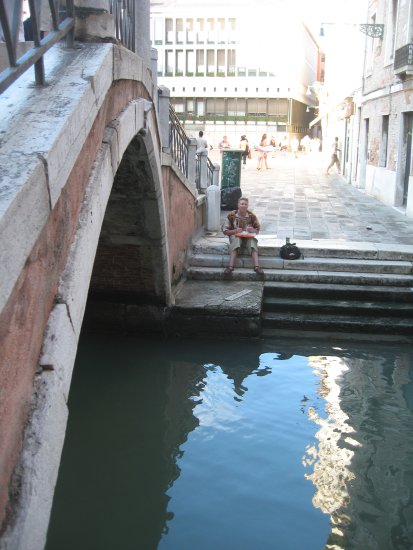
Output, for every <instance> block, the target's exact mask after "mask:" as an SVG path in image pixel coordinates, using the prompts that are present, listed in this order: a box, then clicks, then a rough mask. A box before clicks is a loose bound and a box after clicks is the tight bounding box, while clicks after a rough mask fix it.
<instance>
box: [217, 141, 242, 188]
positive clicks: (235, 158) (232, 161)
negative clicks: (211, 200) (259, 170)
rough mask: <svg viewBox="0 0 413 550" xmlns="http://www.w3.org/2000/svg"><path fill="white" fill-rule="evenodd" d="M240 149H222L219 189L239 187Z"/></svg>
mask: <svg viewBox="0 0 413 550" xmlns="http://www.w3.org/2000/svg"><path fill="white" fill-rule="evenodd" d="M241 159H242V150H241V149H223V150H222V163H221V189H224V188H225V187H240V186H241Z"/></svg>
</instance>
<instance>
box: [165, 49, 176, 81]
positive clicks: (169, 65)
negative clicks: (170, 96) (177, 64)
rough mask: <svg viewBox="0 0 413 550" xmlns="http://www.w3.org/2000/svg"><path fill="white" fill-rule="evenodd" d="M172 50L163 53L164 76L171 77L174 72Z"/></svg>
mask: <svg viewBox="0 0 413 550" xmlns="http://www.w3.org/2000/svg"><path fill="white" fill-rule="evenodd" d="M173 54H174V52H173V50H166V51H165V75H166V76H171V75H172V73H173V70H174V58H173Z"/></svg>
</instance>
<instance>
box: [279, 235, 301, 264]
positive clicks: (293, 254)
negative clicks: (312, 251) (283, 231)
mask: <svg viewBox="0 0 413 550" xmlns="http://www.w3.org/2000/svg"><path fill="white" fill-rule="evenodd" d="M280 256H281V258H282V259H283V260H298V259H299V258H301V256H302V254H301V250H300V249H299V248H298V246H297V245H296V244H295V243H290V240H289V239H287V241H286V243H285V244H283V245H282V247H281V248H280Z"/></svg>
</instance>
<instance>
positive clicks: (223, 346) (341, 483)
mask: <svg viewBox="0 0 413 550" xmlns="http://www.w3.org/2000/svg"><path fill="white" fill-rule="evenodd" d="M192 344H193V345H192V347H191V346H189V345H188V346H182V345H181V343H180V342H178V343H176V344H174V343H169V344H168V348H167V353H165V350H164V349H161V348H160V349H159V352H158V350H157V349H156V344H151V343H150V342H148V343H147V345H146V350H144V348H145V345H144V344H143V343H139V347H137V344H136V341H135V340H134V339H131V340H128V339H121V340H120V342H119V345H116V346H115V345H114V344H113V342H111V343H110V344H108V345H107V346H104V345H103V344H102V339H101V338H99V337H97V338H96V341H95V340H94V339H89V340H88V342H87V345H85V344H84V345H83V346H84V348H85V349H84V350H83V351H82V349H81V352H82V353H80V354H79V360H78V363H77V366H76V369H75V377H74V384H73V388H72V390H71V398H70V407H71V413H70V418H69V429H68V434H67V441H66V444H65V452H64V456H63V461H62V466H61V471H60V473H59V483H58V487H57V491H56V498H55V505H54V512H53V514H52V522H51V529H50V532H49V544H48V546H47V548H50V550H52V549H53V548H57V547H59V548H62V549H63V548H64V549H66V548H73V547H75V543H76V540H80V539H81V540H82V541H83V542H84V545H85V547H86V546H87V544H88V540H89V539H90V541H91V545H90V546H89V547H90V548H93V547H99V548H101V549H104V548H105V549H106V548H115V547H119V548H121V547H122V548H127V547H130V541H136V543H137V544H138V546H139V545H140V546H139V547H142V548H148V549H149V548H151V549H152V548H157V547H158V545H159V543H160V541H161V539H162V538H163V535H165V534H166V533H168V526H170V525H172V524H171V523H170V522H171V520H173V518H174V508H173V507H171V506H170V504H171V502H170V498H171V497H170V496H169V495H170V494H171V488H172V487H173V486H174V485H175V482H176V481H177V480H178V478H181V479H180V482H181V481H182V478H185V476H182V475H181V474H182V472H181V469H180V467H182V462H181V459H182V457H183V454H184V453H185V452H186V449H187V446H186V442H187V441H188V438H189V436H190V435H191V434H192V435H191V437H193V436H194V435H195V436H196V434H197V433H199V431H200V430H198V428H199V427H201V426H202V427H205V428H206V430H204V432H203V437H209V435H210V434H214V435H212V436H211V437H218V436H217V433H218V432H219V433H220V434H224V435H225V438H226V439H228V435H229V434H228V432H229V430H230V428H231V426H232V427H233V428H234V430H235V431H236V430H237V429H238V430H240V431H241V436H242V437H244V441H245V435H246V434H245V432H242V430H243V429H244V428H243V427H242V422H240V421H239V415H240V414H242V410H243V407H240V405H241V402H242V401H244V403H243V405H246V404H247V403H248V404H249V406H250V407H252V409H250V410H249V414H251V415H252V416H253V417H254V418H252V420H256V418H255V417H257V416H258V421H259V422H260V423H261V424H264V423H263V422H261V418H260V417H259V414H260V413H257V411H256V409H255V408H254V405H253V404H251V403H253V402H254V399H256V395H258V394H257V393H254V392H255V391H256V390H257V387H259V388H260V389H262V388H263V387H264V392H266V393H265V397H268V400H269V401H272V400H273V399H274V398H273V396H272V395H271V394H270V395H269V394H268V392H267V390H268V391H269V392H271V391H274V394H275V393H276V390H278V389H279V386H280V385H281V384H284V389H283V390H282V391H284V390H285V393H284V394H283V393H282V391H281V393H279V394H278V398H277V397H276V398H275V399H279V402H278V403H277V404H279V405H280V408H278V409H277V412H278V415H277V418H274V416H271V417H269V418H268V422H267V424H268V426H269V429H270V432H268V433H270V434H271V435H270V436H268V437H272V438H273V441H270V440H269V439H268V437H267V433H265V434H263V437H262V438H261V439H262V442H261V443H262V447H263V449H264V450H265V452H267V451H268V449H269V448H270V447H271V445H273V446H272V448H271V450H270V455H269V457H267V462H268V463H271V462H272V461H276V460H277V459H280V461H281V462H282V461H284V462H283V465H284V466H285V469H284V470H282V471H283V472H287V474H288V476H289V479H290V478H291V475H292V470H293V466H292V465H290V463H287V464H285V461H286V460H288V459H286V458H285V457H283V456H282V455H283V453H285V455H286V456H287V454H288V452H290V451H291V448H292V445H293V444H294V445H295V446H296V447H294V450H293V454H291V453H290V454H289V455H288V456H289V457H290V458H289V459H290V460H294V459H296V458H297V457H298V465H297V466H294V468H295V472H296V478H297V479H298V480H299V482H300V483H301V481H303V483H302V484H301V485H304V486H305V487H309V485H308V483H306V482H305V481H304V480H303V479H302V470H301V465H300V462H299V459H300V456H301V453H302V452H303V453H304V456H303V457H302V464H303V466H304V468H305V477H306V478H307V479H308V480H310V481H311V482H312V483H313V484H314V488H315V493H314V494H313V506H314V508H315V509H317V510H320V511H321V512H323V513H324V514H328V515H329V516H330V524H331V525H330V535H329V537H328V540H327V541H326V543H327V546H326V548H337V549H339V548H345V549H346V550H348V549H350V548H351V549H353V548H355V549H363V550H369V549H374V550H376V549H386V550H389V549H392V548H397V549H403V548H412V547H413V542H412V541H413V534H412V529H413V500H412V494H413V412H412V411H413V384H412V381H411V375H412V365H413V360H412V358H413V353H412V349H411V348H407V350H405V349H403V350H402V349H400V350H399V351H398V352H397V353H396V354H395V353H392V355H391V356H390V355H389V356H386V352H385V351H383V352H380V351H377V353H376V351H375V350H373V351H369V352H367V351H365V347H364V348H363V349H362V350H361V351H360V349H357V348H354V346H353V347H352V349H351V350H346V349H343V348H338V347H337V348H332V346H331V345H330V344H329V345H328V346H324V347H323V346H322V345H320V344H319V343H317V344H315V343H314V344H313V345H298V344H297V343H296V342H295V341H293V342H292V344H291V346H290V347H289V346H288V345H285V344H284V343H282V345H280V344H279V343H277V342H271V341H263V342H248V343H242V342H237V343H236V345H234V346H228V344H227V343H225V342H214V343H213V345H211V344H210V343H208V342H204V343H196V344H195V343H192ZM158 347H159V346H158ZM120 349H122V352H123V353H124V355H123V356H122V364H121V366H120V364H119V350H120ZM154 350H156V352H155V351H154ZM293 355H294V360H292V361H291V363H290V362H289V361H288V360H289V359H291V357H293ZM194 356H196V359H195V360H194ZM388 357H392V358H388ZM395 357H396V358H395ZM297 361H298V362H299V365H298V367H299V368H298V367H297V364H298V363H297ZM280 362H281V363H280ZM293 365H295V369H296V370H295V371H294V369H293V368H292V366H293ZM306 365H309V367H310V368H311V369H312V370H313V372H314V375H315V380H316V383H315V386H316V388H317V389H316V392H314V384H313V382H314V380H313V378H312V377H311V375H310V373H309V371H308V369H307V367H306ZM276 366H280V367H281V366H282V367H285V368H282V369H281V368H280V373H281V372H282V375H281V374H279V373H276ZM290 372H294V373H295V375H294V376H295V377H294V376H292V377H291V378H288V377H289V376H291V374H289V373H290ZM303 372H305V373H306V374H307V375H308V376H304V377H303V379H302V380H301V382H299V381H298V379H297V376H298V375H299V374H298V373H301V374H300V375H299V376H303V375H302V373H303ZM270 374H273V375H274V376H270V377H267V375H270ZM262 376H264V377H266V378H265V381H266V382H268V385H267V386H266V385H265V384H261V380H258V379H257V378H258V377H262ZM280 376H282V379H281V378H280ZM247 379H249V380H248V382H247ZM262 382H264V380H262ZM300 384H301V385H300ZM253 388H254V390H253ZM301 388H306V389H305V390H304V391H305V392H307V394H306V395H304V396H302V393H301V391H302V389H301ZM307 388H308V389H307ZM249 390H251V391H250V393H249V394H247V393H246V392H248V391H249ZM247 395H248V397H251V399H250V400H248V399H246V396H247ZM281 396H283V397H282V398H281ZM291 396H293V397H291ZM261 397H263V394H261ZM282 399H285V401H284V402H282ZM300 400H301V401H300ZM281 403H282V405H281ZM231 405H232V406H231ZM287 407H289V410H290V412H293V413H294V414H291V418H289V417H288V414H286V408H287ZM301 413H305V415H306V416H307V418H308V420H309V422H310V423H311V425H310V429H309V430H308V426H309V425H308V422H307V420H305V422H301V419H302V418H304V417H303V415H302V414H301ZM283 415H284V416H283ZM277 422H278V424H277ZM276 424H277V426H276V427H277V429H278V430H279V431H276V430H275V425H276ZM251 426H252V427H251ZM314 426H315V427H316V428H315V429H313V427H314ZM208 428H211V430H210V431H208ZM248 429H249V430H250V432H249V435H251V438H250V440H251V441H254V442H255V439H254V436H255V432H254V430H256V425H253V423H252V421H251V417H248ZM280 433H281V434H282V435H284V436H285V437H284V440H283V444H284V447H282V446H281V445H280V441H281V436H280ZM290 433H291V437H290ZM303 434H304V435H305V436H306V439H305V440H306V441H312V443H310V444H309V445H308V447H307V448H306V449H303V444H302V441H303V440H302V439H300V437H303ZM314 434H315V435H314ZM307 435H308V437H307ZM266 438H267V439H266ZM274 438H275V440H274ZM208 445H209V447H205V448H209V449H210V448H211V446H210V442H209V441H208ZM218 445H219V443H214V446H218ZM251 447H252V449H251V450H252V452H253V453H254V457H255V456H256V455H255V450H256V449H255V447H256V445H255V443H254V444H253V445H251ZM234 449H235V447H231V448H230V449H227V450H228V453H229V455H230V456H231V457H233V456H235V457H238V458H239V462H241V460H240V457H239V455H237V453H236V452H234ZM238 449H239V447H238V448H237V450H238ZM281 449H282V450H281ZM202 450H204V448H202ZM271 453H273V454H271ZM206 454H208V451H207V452H206ZM103 458H104V460H103ZM244 458H245V457H244ZM249 458H250V457H249V455H247V459H249ZM197 460H201V461H202V464H201V465H198V464H197V466H199V467H200V468H201V469H202V468H204V469H205V470H208V467H210V456H209V455H208V456H204V455H203V454H202V453H201V454H200V455H197ZM252 462H253V460H247V464H248V467H249V464H251V463H252ZM231 467H232V466H231ZM261 469H262V468H260V470H261ZM268 471H269V472H271V471H273V470H271V469H270V470H268ZM258 473H259V472H258ZM286 477H287V476H286ZM102 480H104V482H102ZM224 481H225V480H224ZM275 481H276V482H277V480H275ZM176 485H179V484H176ZM263 485H264V490H265V491H266V495H267V496H268V502H269V503H270V505H269V506H268V509H271V510H272V509H273V508H272V507H273V506H274V510H277V511H276V512H274V515H280V511H279V508H278V509H277V506H278V507H279V506H284V507H285V504H286V502H285V500H286V499H288V498H290V499H291V500H290V502H289V504H290V505H291V507H290V508H289V509H291V510H295V511H296V510H297V509H301V510H305V514H307V515H308V516H309V517H312V518H314V516H312V515H311V512H313V511H314V509H311V511H310V513H308V508H311V507H310V506H308V502H309V499H310V498H311V492H310V491H307V490H305V496H303V497H301V498H302V499H303V502H294V499H295V500H296V501H297V500H299V499H300V497H298V496H297V494H292V495H290V492H291V489H290V485H288V487H287V489H286V493H282V498H281V500H279V501H277V504H276V505H274V499H273V498H272V497H273V496H278V497H280V495H281V493H280V490H279V487H277V489H276V491H278V494H277V495H273V494H270V495H268V491H270V490H271V489H269V484H268V483H267V478H266V480H265V483H263ZM296 487H297V485H296ZM189 490H190V492H191V488H190V489H189ZM224 490H225V489H224ZM254 490H255V486H253V487H252V491H253V492H254ZM301 494H302V495H304V492H303V493H301ZM108 495H110V498H108ZM189 496H191V495H189ZM189 496H188V495H187V494H186V493H185V494H184V497H183V498H184V500H185V501H187V500H188V498H189ZM196 496H197V495H195V498H196ZM253 496H254V495H252V497H253ZM307 498H308V500H305V499H307ZM266 502H267V501H266ZM71 503H75V506H72V505H71ZM185 505H186V502H185ZM207 505H208V506H209V502H208V503H207ZM299 505H303V506H302V507H301V508H300V507H299ZM91 510H93V514H91V513H90V511H91ZM271 510H270V514H271ZM295 513H297V512H295ZM227 515H228V514H224V516H225V517H227ZM315 515H317V516H321V514H315ZM68 517H70V518H71V520H70V521H68ZM106 518H110V521H109V520H106ZM274 519H275V518H274ZM323 519H324V518H323ZM176 521H177V518H175V523H176ZM288 521H291V522H292V523H291V524H294V521H295V518H294V515H293V517H292V518H290V519H289V520H288ZM317 521H318V520H317ZM273 523H274V522H273ZM324 525H325V524H324ZM74 526H76V529H75V528H74ZM184 528H185V529H186V526H184ZM280 529H283V530H286V526H285V525H284V524H282V525H281V526H280ZM287 531H288V529H287ZM171 532H172V529H171ZM327 532H328V525H325V529H323V531H322V532H321V538H322V540H324V536H326V538H327V535H326V533H327ZM170 534H171V533H169V536H170ZM167 536H168V535H167ZM62 541H64V542H65V544H66V546H62ZM92 543H93V544H95V546H93V544H92ZM128 545H129V546H128Z"/></svg>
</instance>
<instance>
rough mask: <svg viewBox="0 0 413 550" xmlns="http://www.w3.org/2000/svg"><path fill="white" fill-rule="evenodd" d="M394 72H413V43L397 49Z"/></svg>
mask: <svg viewBox="0 0 413 550" xmlns="http://www.w3.org/2000/svg"><path fill="white" fill-rule="evenodd" d="M394 73H395V74H400V75H402V74H405V75H406V74H413V44H406V45H405V46H403V47H402V48H399V49H398V50H396V51H395V54H394Z"/></svg>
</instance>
